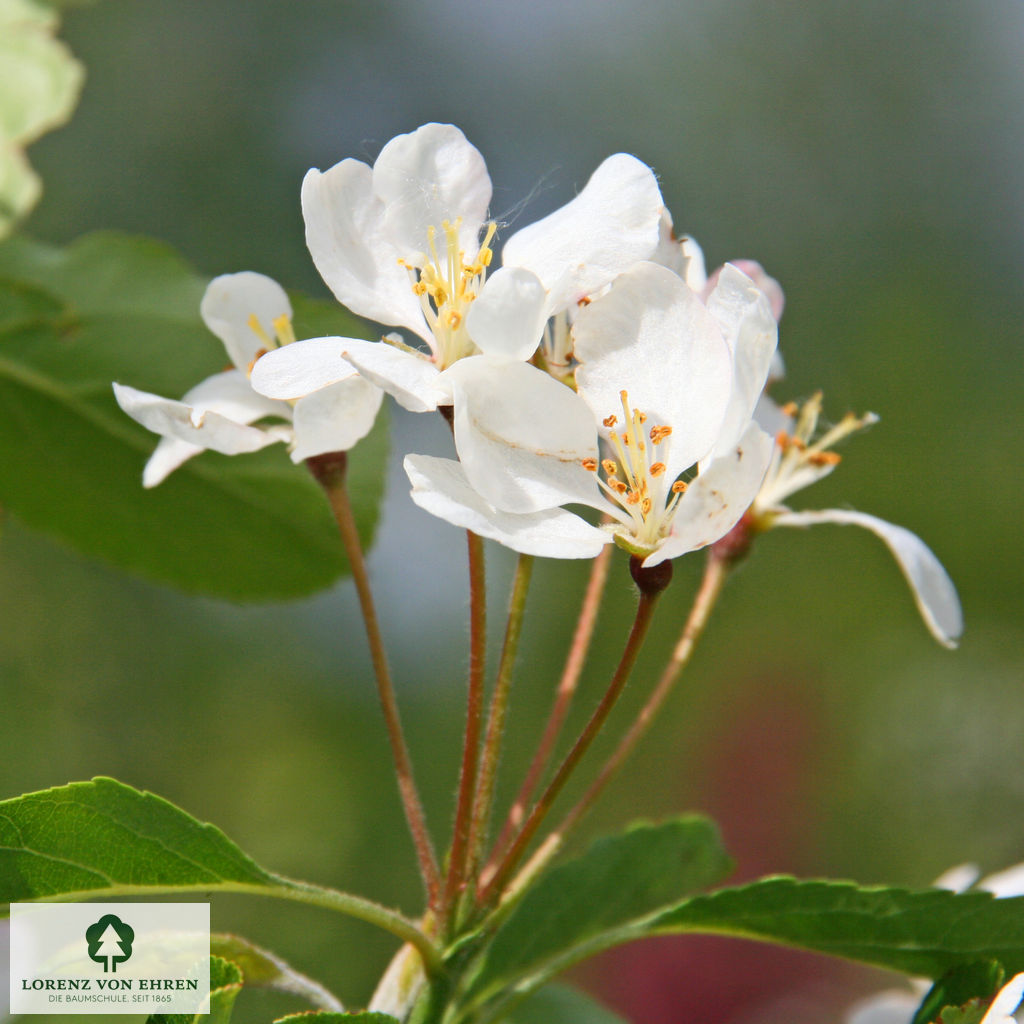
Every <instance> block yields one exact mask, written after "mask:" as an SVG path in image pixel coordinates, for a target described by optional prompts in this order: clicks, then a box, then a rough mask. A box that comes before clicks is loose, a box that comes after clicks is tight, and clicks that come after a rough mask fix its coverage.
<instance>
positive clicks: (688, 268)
mask: <svg viewBox="0 0 1024 1024" xmlns="http://www.w3.org/2000/svg"><path fill="white" fill-rule="evenodd" d="M651 261H652V262H653V263H660V264H661V266H663V267H667V268H668V269H669V270H671V271H672V273H673V274H677V275H678V276H679V277H681V278H682V279H683V280H684V281H685V282H686V283H687V285H688V286H689V287H690V288H692V289H693V290H694V291H695V292H696V293H697V294H698V295H702V294H703V293H704V287H705V285H706V284H707V281H708V275H707V271H706V270H705V268H704V252H703V251H702V249H701V247H700V246H699V245H698V244H697V242H696V240H695V239H693V238H690V237H689V236H688V235H683V237H682V238H676V237H675V235H674V234H673V232H672V214H670V213H669V212H668V209H664V210H662V211H661V224H660V232H659V239H658V248H657V249H656V250H655V252H654V255H653V256H652V257H651Z"/></svg>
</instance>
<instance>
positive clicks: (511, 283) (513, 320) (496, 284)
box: [466, 267, 548, 360]
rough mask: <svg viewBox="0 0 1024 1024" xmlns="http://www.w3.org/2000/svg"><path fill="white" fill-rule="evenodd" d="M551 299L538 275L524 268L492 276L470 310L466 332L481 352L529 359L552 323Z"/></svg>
mask: <svg viewBox="0 0 1024 1024" xmlns="http://www.w3.org/2000/svg"><path fill="white" fill-rule="evenodd" d="M547 302H548V296H547V292H546V291H545V290H544V286H543V285H542V284H541V283H540V280H539V279H538V278H537V275H536V274H534V273H532V272H531V271H529V270H525V269H523V268H522V267H503V268H502V269H501V270H498V271H496V272H495V273H494V274H492V275H491V276H490V277H489V278H488V279H487V281H486V283H485V284H484V286H483V288H482V289H481V291H480V294H479V296H478V297H477V298H476V300H475V301H474V302H473V304H472V305H471V306H470V307H469V313H468V314H467V315H466V330H467V331H469V336H470V337H471V338H472V339H473V341H474V343H475V344H476V346H477V347H478V348H479V349H480V351H481V352H485V353H486V354H488V355H492V356H503V357H504V358H506V359H519V360H525V359H529V358H530V357H531V356H532V355H533V353H534V352H535V351H536V350H537V346H538V345H539V344H540V340H541V337H542V336H543V334H544V325H545V323H546V322H547V319H548V308H547Z"/></svg>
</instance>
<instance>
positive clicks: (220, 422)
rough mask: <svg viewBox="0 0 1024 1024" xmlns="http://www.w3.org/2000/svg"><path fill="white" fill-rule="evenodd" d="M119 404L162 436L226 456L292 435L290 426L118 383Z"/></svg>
mask: <svg viewBox="0 0 1024 1024" xmlns="http://www.w3.org/2000/svg"><path fill="white" fill-rule="evenodd" d="M114 394H115V396H116V397H117V403H118V405H120V406H121V408H122V409H123V410H124V411H125V412H126V413H127V414H128V415H129V416H131V418H132V419H133V420H136V421H137V422H138V423H141V424H142V425H143V426H144V427H146V429H147V430H152V431H153V432H154V433H155V434H160V435H161V436H162V437H176V438H178V439H179V440H181V441H188V442H189V443H190V444H195V445H200V446H202V447H203V448H209V449H212V450H213V451H216V452H220V453H221V454H223V455H239V454H241V453H243V452H255V451H259V449H260V448H265V447H266V446H267V445H268V444H273V443H274V442H275V441H286V440H288V439H289V438H290V437H291V428H290V427H269V428H267V429H266V430H263V429H260V428H258V427H249V426H246V425H244V424H242V423H236V422H235V421H234V420H229V419H227V418H226V417H224V416H222V415H220V414H219V413H216V412H212V411H209V410H207V411H202V410H197V409H194V408H193V407H192V406H190V405H186V404H185V403H184V402H176V401H174V400H173V399H170V398H162V397H161V396H160V395H153V394H150V393H149V392H146V391H138V390H136V389H135V388H130V387H126V386H125V385H123V384H115V385H114Z"/></svg>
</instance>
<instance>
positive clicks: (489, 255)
mask: <svg viewBox="0 0 1024 1024" xmlns="http://www.w3.org/2000/svg"><path fill="white" fill-rule="evenodd" d="M493 259H494V252H493V251H492V250H491V249H488V248H487V246H486V245H485V246H484V247H483V248H482V249H481V250H480V255H479V256H477V262H478V263H479V264H480V265H481V266H483V267H489V266H490V265H491V260H493ZM477 273H478V274H479V273H480V271H479V270H478V271H477Z"/></svg>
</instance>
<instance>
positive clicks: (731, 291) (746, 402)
mask: <svg viewBox="0 0 1024 1024" xmlns="http://www.w3.org/2000/svg"><path fill="white" fill-rule="evenodd" d="M706 306H707V310H708V312H709V313H710V314H711V315H712V316H713V317H714V318H715V319H716V320H717V321H718V324H719V326H720V327H721V329H722V334H723V336H724V337H725V340H726V343H727V344H728V346H729V349H730V351H731V352H732V356H733V387H732V396H731V398H730V399H729V406H728V408H727V409H726V413H725V419H724V420H723V422H722V428H721V433H720V435H719V438H718V443H717V445H716V449H715V450H716V452H725V451H728V450H729V449H730V448H732V447H733V446H734V445H735V444H736V442H737V441H738V439H739V438H740V436H741V435H742V434H743V431H744V430H746V428H747V424H748V423H749V422H750V417H751V416H752V415H753V412H754V408H755V406H756V405H757V400H758V399H759V398H760V397H761V393H762V392H763V391H764V385H765V381H766V380H767V379H768V370H769V368H770V367H771V362H772V356H773V355H774V354H775V349H776V346H777V345H778V339H779V331H778V324H777V323H776V320H775V317H774V316H772V310H771V307H770V305H769V303H768V298H767V297H766V296H765V295H764V293H763V292H761V291H760V290H759V289H758V288H757V286H756V285H755V284H754V282H753V281H752V280H751V279H750V278H749V277H747V275H746V274H743V273H741V272H740V271H739V270H737V269H736V268H735V267H734V266H732V265H731V264H729V263H727V264H726V265H725V266H724V267H722V269H721V271H719V274H718V280H717V282H716V284H715V286H714V288H713V289H712V291H711V294H710V295H709V296H708V298H707V302H706Z"/></svg>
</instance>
